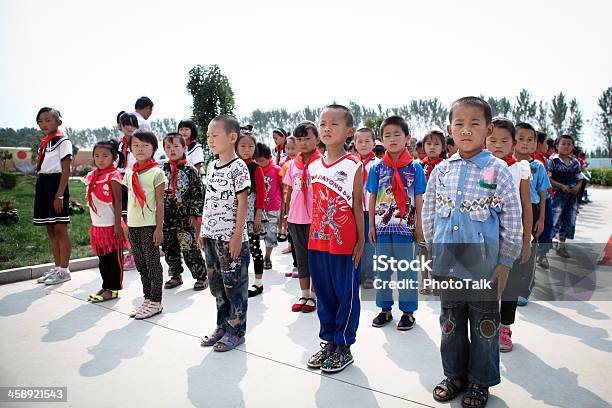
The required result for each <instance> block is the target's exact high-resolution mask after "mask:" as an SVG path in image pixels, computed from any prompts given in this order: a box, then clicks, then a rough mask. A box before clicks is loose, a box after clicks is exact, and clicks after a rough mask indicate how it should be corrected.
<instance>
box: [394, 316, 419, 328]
mask: <svg viewBox="0 0 612 408" xmlns="http://www.w3.org/2000/svg"><path fill="white" fill-rule="evenodd" d="M415 324H416V320H415V318H414V316H413V315H412V313H404V314H403V315H402V318H401V319H400V321H399V322H398V323H397V330H400V331H406V330H410V329H412V328H413V327H414V325H415Z"/></svg>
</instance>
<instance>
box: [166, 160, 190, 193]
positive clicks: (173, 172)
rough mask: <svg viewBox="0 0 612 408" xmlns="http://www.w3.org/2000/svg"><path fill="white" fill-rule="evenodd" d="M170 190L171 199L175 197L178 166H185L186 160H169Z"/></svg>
mask: <svg viewBox="0 0 612 408" xmlns="http://www.w3.org/2000/svg"><path fill="white" fill-rule="evenodd" d="M168 163H169V164H170V188H171V189H172V198H174V197H176V182H177V181H178V166H184V165H185V164H187V160H185V159H182V160H177V161H174V160H170V161H169V162H168Z"/></svg>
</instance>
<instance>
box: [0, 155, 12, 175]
mask: <svg viewBox="0 0 612 408" xmlns="http://www.w3.org/2000/svg"><path fill="white" fill-rule="evenodd" d="M10 160H13V154H12V153H11V152H9V151H8V150H2V151H0V161H1V162H2V169H3V170H6V165H7V163H8V162H9V161H10Z"/></svg>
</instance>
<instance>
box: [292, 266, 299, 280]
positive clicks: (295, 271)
mask: <svg viewBox="0 0 612 408" xmlns="http://www.w3.org/2000/svg"><path fill="white" fill-rule="evenodd" d="M291 277H292V278H299V277H300V273H299V272H298V269H297V267H293V272H291Z"/></svg>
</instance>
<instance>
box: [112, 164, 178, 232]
mask: <svg viewBox="0 0 612 408" xmlns="http://www.w3.org/2000/svg"><path fill="white" fill-rule="evenodd" d="M132 174H133V172H132V169H127V170H126V171H125V175H124V176H123V185H125V186H126V187H127V188H128V204H127V224H128V227H150V226H153V227H154V226H156V225H157V223H156V221H155V214H156V213H157V208H156V202H155V188H156V187H158V186H159V185H161V184H165V183H166V182H167V179H166V175H165V174H164V171H163V170H162V169H161V168H159V167H153V168H151V169H149V170H147V171H145V172H144V173H140V174H139V175H138V181H139V182H140V187H142V191H143V192H144V194H145V197H147V201H146V203H145V206H144V208H140V205H139V204H138V200H137V199H136V195H135V194H134V190H133V189H132Z"/></svg>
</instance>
